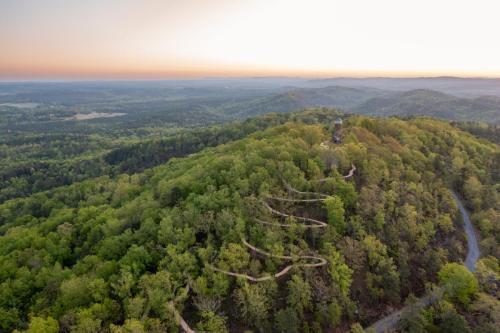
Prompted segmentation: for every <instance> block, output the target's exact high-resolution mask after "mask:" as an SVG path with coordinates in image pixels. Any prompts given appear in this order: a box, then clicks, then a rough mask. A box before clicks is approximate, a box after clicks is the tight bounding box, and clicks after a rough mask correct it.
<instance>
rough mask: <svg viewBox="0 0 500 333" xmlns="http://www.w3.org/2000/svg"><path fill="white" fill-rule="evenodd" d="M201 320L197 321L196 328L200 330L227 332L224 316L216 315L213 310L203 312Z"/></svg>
mask: <svg viewBox="0 0 500 333" xmlns="http://www.w3.org/2000/svg"><path fill="white" fill-rule="evenodd" d="M202 317H203V320H202V322H200V323H198V325H197V329H198V331H200V332H210V333H227V332H229V331H228V330H227V328H226V318H225V317H221V316H218V315H216V314H215V313H213V312H206V311H205V312H203V313H202Z"/></svg>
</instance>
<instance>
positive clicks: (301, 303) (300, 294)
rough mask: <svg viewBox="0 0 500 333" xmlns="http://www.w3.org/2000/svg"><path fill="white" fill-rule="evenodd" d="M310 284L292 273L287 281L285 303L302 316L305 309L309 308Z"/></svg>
mask: <svg viewBox="0 0 500 333" xmlns="http://www.w3.org/2000/svg"><path fill="white" fill-rule="evenodd" d="M311 297H312V292H311V286H310V285H309V283H307V281H304V280H303V279H302V278H301V277H300V276H298V275H294V276H292V278H291V279H290V281H288V296H287V300H286V302H287V304H288V305H289V306H290V307H291V308H292V309H294V310H295V311H296V313H297V314H298V315H299V316H300V317H302V316H303V315H304V311H305V310H309V309H311V306H312V304H311Z"/></svg>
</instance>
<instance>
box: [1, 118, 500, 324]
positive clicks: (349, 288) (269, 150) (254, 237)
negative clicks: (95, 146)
mask: <svg viewBox="0 0 500 333" xmlns="http://www.w3.org/2000/svg"><path fill="white" fill-rule="evenodd" d="M337 116H338V114H337V113H335V112H332V111H329V110H310V111H305V112H302V113H297V114H291V115H287V116H280V115H269V116H266V117H265V118H259V119H260V120H258V119H257V120H249V121H247V122H246V123H243V124H235V125H232V127H222V128H219V129H218V130H215V129H212V130H207V132H203V131H201V132H191V133H190V134H188V137H187V139H186V140H184V139H185V138H182V140H181V139H179V141H176V139H175V137H174V138H173V139H171V140H173V141H170V143H168V145H171V146H176V145H179V144H186V147H184V148H179V147H176V148H175V149H179V151H180V153H179V155H176V154H172V155H169V154H167V153H166V155H165V156H164V157H162V158H159V159H157V160H154V157H155V156H154V155H155V154H154V152H156V151H158V150H160V149H161V147H164V145H163V143H162V144H159V143H158V144H156V146H155V145H154V143H153V142H155V141H152V142H151V143H148V145H146V146H141V145H139V146H134V145H131V146H128V147H127V148H120V149H119V150H115V151H111V152H109V153H106V154H104V155H102V157H101V158H100V160H101V161H103V163H108V164H109V165H113V163H116V164H117V165H118V167H116V169H114V171H113V172H112V173H109V172H107V171H106V172H103V173H99V172H97V173H95V174H93V175H90V176H89V177H84V178H88V179H86V180H83V181H81V182H78V180H79V179H73V180H71V181H69V182H68V184H70V185H66V186H62V187H56V188H52V189H50V190H48V191H44V192H40V193H35V194H31V195H30V193H31V190H28V191H27V192H26V193H25V195H27V196H26V197H24V198H15V199H11V200H7V201H5V202H4V203H3V204H2V205H0V267H2V269H1V271H0V284H1V285H0V330H1V331H5V332H11V331H12V330H18V331H28V332H58V331H61V332H98V331H101V332H165V331H167V332H178V331H179V330H181V328H180V325H181V324H182V321H184V322H183V323H184V324H187V325H189V326H190V327H191V328H192V329H194V330H196V331H209V332H228V331H230V332H243V331H245V330H251V331H255V332H270V331H273V332H320V331H332V332H334V331H335V330H337V331H348V330H350V329H351V331H352V332H357V331H359V329H360V327H361V326H360V324H361V325H362V326H368V325H369V324H371V323H372V322H374V321H375V320H376V319H378V318H380V317H381V316H382V315H384V314H385V313H389V312H390V311H391V310H392V309H394V308H398V307H400V306H402V304H404V303H405V302H411V300H412V299H413V298H414V295H416V296H420V295H422V294H424V293H425V292H426V290H427V289H428V288H429V286H430V284H438V285H440V286H443V287H444V288H446V291H447V293H446V296H445V298H444V299H443V300H441V301H440V302H438V303H436V304H434V305H433V306H432V307H431V308H429V309H420V308H418V307H417V306H415V307H413V308H411V311H409V312H408V313H406V314H405V318H404V320H403V321H402V324H401V327H400V330H402V331H411V332H420V331H436V332H468V331H470V330H471V329H473V330H474V331H477V332H495V331H498V327H499V324H500V321H499V319H498V310H499V306H500V305H499V301H498V297H499V296H498V295H499V290H498V277H499V274H500V270H499V263H498V260H499V259H500V247H499V244H500V243H499V239H498V237H499V235H500V232H499V217H500V214H499V210H498V209H499V203H500V197H499V185H498V184H499V177H500V173H499V169H498V168H499V165H500V163H499V156H500V151H499V148H498V145H496V144H494V143H491V142H489V141H487V140H485V139H478V138H476V137H474V136H473V135H471V134H469V133H466V132H464V131H462V130H460V129H458V128H457V127H455V126H452V125H451V124H449V123H447V122H444V121H438V120H434V119H428V118H413V119H406V120H402V119H396V118H388V119H376V118H369V117H364V116H348V117H347V116H346V117H344V125H343V130H342V134H341V135H342V142H341V143H339V144H333V143H332V142H331V136H332V131H333V120H334V119H335V118H336V117H337ZM263 119H264V120H263ZM265 124H267V125H265ZM271 125H273V126H271ZM262 129H263V130H262ZM217 131H219V132H217ZM231 131H234V132H233V134H230V133H231ZM204 133H205V134H204ZM203 135H207V136H208V138H209V139H207V141H208V142H211V144H206V142H205V141H204V140H201V139H200V138H201V137H203ZM167 140H170V139H167ZM159 142H161V141H159ZM167 142H169V141H167ZM220 143H223V144H221V145H219V144H220ZM134 144H135V143H134ZM193 146H194V147H193ZM205 146H217V147H211V148H205V149H203V150H201V151H199V150H200V149H201V148H203V147H205ZM149 147H151V153H147V150H148V149H150V148H149ZM176 151H177V150H176ZM197 151H199V152H197ZM185 154H191V155H189V156H186V157H183V158H176V156H184V155H185ZM138 156H139V157H138ZM140 156H142V157H140ZM136 158H137V160H134V159H136ZM151 159H153V160H154V161H151ZM167 159H169V160H168V162H166V163H164V164H161V165H158V164H159V163H162V162H163V161H166V160H167ZM153 166H154V167H153ZM150 167H153V168H150ZM146 168H149V169H146ZM354 169H355V171H353V172H352V173H351V174H352V175H353V176H352V177H346V176H347V175H349V173H350V171H351V170H354ZM122 172H129V173H128V174H127V173H122ZM134 172H136V173H134ZM94 175H95V176H100V177H97V178H92V177H94ZM49 188H50V187H49ZM452 191H456V193H458V194H459V195H460V196H461V197H463V199H464V201H465V202H466V204H467V207H468V209H469V210H470V211H471V212H472V219H473V222H474V225H475V226H476V227H477V229H478V230H479V233H480V239H481V242H480V246H481V251H482V256H483V259H481V260H480V261H479V263H478V265H477V273H476V274H472V273H470V272H468V271H467V270H465V271H464V270H463V269H465V268H464V267H463V266H461V265H459V264H456V263H461V262H462V261H463V259H464V256H465V253H466V251H467V244H466V242H465V236H464V233H463V227H462V223H461V220H460V218H459V214H458V210H457V207H456V205H455V202H454V200H453V197H452ZM12 197H16V195H13V196H12ZM6 198H7V199H8V198H9V197H6ZM315 221H316V222H315ZM313 226H317V227H313ZM319 226H321V227H319ZM228 273H234V274H233V275H231V274H228ZM276 275H277V276H278V277H277V278H276ZM248 277H252V278H254V279H257V280H259V281H258V282H254V281H252V279H249V278H248ZM471 312H474V316H471V315H470V313H471ZM181 319H182V321H181ZM418 329H421V330H420V331H418Z"/></svg>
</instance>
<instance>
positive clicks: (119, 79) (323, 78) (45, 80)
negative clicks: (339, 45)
mask: <svg viewBox="0 0 500 333" xmlns="http://www.w3.org/2000/svg"><path fill="white" fill-rule="evenodd" d="M244 79H246V80H249V79H269V80H271V79H297V80H314V81H326V80H335V79H358V80H367V79H462V80H467V79H469V80H472V79H476V80H477V79H479V80H498V79H500V76H486V75H470V76H468V75H400V76H399V75H373V76H372V75H363V76H358V75H352V76H349V75H339V76H314V75H311V76H300V75H262V76H260V75H241V76H206V75H204V76H200V77H193V76H180V77H164V78H154V77H149V78H148V77H140V78H137V77H114V78H106V77H96V78H77V77H75V78H63V77H61V78H19V79H15V78H6V79H3V78H1V77H0V83H23V82H24V83H28V82H39V83H56V82H127V81H136V82H141V81H204V80H207V81H208V80H244Z"/></svg>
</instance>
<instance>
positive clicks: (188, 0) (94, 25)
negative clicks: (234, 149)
mask: <svg viewBox="0 0 500 333" xmlns="http://www.w3.org/2000/svg"><path fill="white" fill-rule="evenodd" d="M499 17H500V1H498V0H470V1H469V0H418V1H417V0H411V1H410V0H307V1H306V0H177V1H171V0H85V1H82V0H43V1H42V0H0V79H67V78H71V79H99V78H103V79H161V78H183V77H226V76H237V77H239V76H307V77H326V76H439V75H456V76H485V77H500V42H499V39H500V36H499V35H500V19H499Z"/></svg>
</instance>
